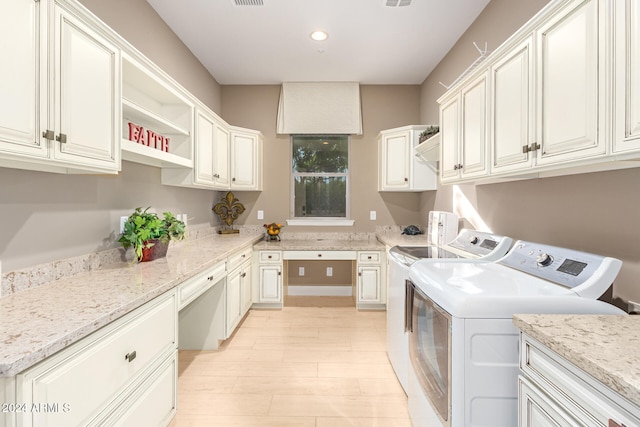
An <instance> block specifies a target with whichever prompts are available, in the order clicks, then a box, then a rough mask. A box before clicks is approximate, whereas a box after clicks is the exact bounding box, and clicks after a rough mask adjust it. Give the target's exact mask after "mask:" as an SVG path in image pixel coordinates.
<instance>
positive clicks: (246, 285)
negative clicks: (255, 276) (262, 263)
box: [240, 263, 253, 317]
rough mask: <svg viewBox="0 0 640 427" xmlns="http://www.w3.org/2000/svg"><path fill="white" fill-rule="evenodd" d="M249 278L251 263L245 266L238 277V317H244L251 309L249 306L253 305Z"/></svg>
mask: <svg viewBox="0 0 640 427" xmlns="http://www.w3.org/2000/svg"><path fill="white" fill-rule="evenodd" d="M251 276H252V274H251V263H248V264H245V266H244V267H243V268H242V273H241V275H240V300H241V311H240V317H242V316H244V315H245V313H246V312H247V311H248V310H249V309H250V308H251V304H253V298H252V297H251V283H252V282H251Z"/></svg>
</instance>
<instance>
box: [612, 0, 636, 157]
mask: <svg viewBox="0 0 640 427" xmlns="http://www.w3.org/2000/svg"><path fill="white" fill-rule="evenodd" d="M614 28H615V83H616V86H615V95H616V96H615V100H616V103H615V105H614V108H615V115H614V117H615V139H614V143H613V144H614V145H613V151H614V152H616V153H620V152H625V151H630V150H640V7H638V3H637V2H635V1H631V0H627V1H616V2H615V25H614Z"/></svg>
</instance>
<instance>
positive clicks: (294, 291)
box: [287, 285, 353, 297]
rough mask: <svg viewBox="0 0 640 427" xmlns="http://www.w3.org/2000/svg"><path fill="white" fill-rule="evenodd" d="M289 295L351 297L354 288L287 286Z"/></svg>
mask: <svg viewBox="0 0 640 427" xmlns="http://www.w3.org/2000/svg"><path fill="white" fill-rule="evenodd" d="M287 295H292V296H316V297H350V296H353V287H352V286H293V285H289V286H287Z"/></svg>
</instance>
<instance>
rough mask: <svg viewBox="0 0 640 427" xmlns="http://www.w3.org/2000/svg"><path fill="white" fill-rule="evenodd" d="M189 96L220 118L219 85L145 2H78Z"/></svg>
mask: <svg viewBox="0 0 640 427" xmlns="http://www.w3.org/2000/svg"><path fill="white" fill-rule="evenodd" d="M79 1H80V3H82V4H83V5H84V6H85V7H86V8H87V9H89V10H90V11H91V12H93V13H94V14H95V15H96V16H98V17H99V18H100V19H101V20H103V21H104V22H105V23H106V24H107V25H109V26H110V27H111V28H113V29H114V30H115V31H116V32H117V33H118V34H120V35H121V36H122V37H124V38H125V39H126V40H127V41H128V42H129V43H131V44H132V45H133V46H135V47H136V49H138V50H139V51H140V52H142V53H143V54H144V55H145V56H147V57H148V58H149V59H151V60H152V61H153V62H154V63H155V64H156V65H158V66H159V67H160V68H162V69H163V70H164V71H165V72H166V73H167V74H169V75H170V76H171V77H173V78H174V79H175V80H176V81H178V83H180V84H181V85H182V86H184V87H185V89H187V90H188V91H189V92H191V93H193V94H195V95H196V96H197V97H198V99H200V101H202V102H203V103H205V104H206V105H207V106H208V107H209V108H211V109H212V110H213V111H215V112H216V113H218V114H220V110H221V105H220V85H219V84H218V82H217V81H216V80H215V79H214V78H213V77H212V76H211V74H209V72H208V71H207V69H206V68H205V67H204V66H203V65H202V64H201V63H200V61H198V59H196V57H195V56H193V54H192V53H191V51H190V50H189V49H187V47H186V46H185V45H184V44H183V43H182V41H181V40H180V39H179V38H178V36H176V35H175V33H174V32H173V31H172V30H171V28H169V27H168V26H167V24H165V23H164V21H163V20H162V19H161V18H160V16H159V15H158V14H157V13H156V11H155V10H154V9H153V8H152V7H151V6H150V5H149V3H147V2H146V1H145V0H79Z"/></svg>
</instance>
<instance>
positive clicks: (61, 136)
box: [56, 133, 67, 144]
mask: <svg viewBox="0 0 640 427" xmlns="http://www.w3.org/2000/svg"><path fill="white" fill-rule="evenodd" d="M56 141H58V142H59V143H61V144H66V143H67V135H65V134H64V133H61V134H59V135H58V136H56Z"/></svg>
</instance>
